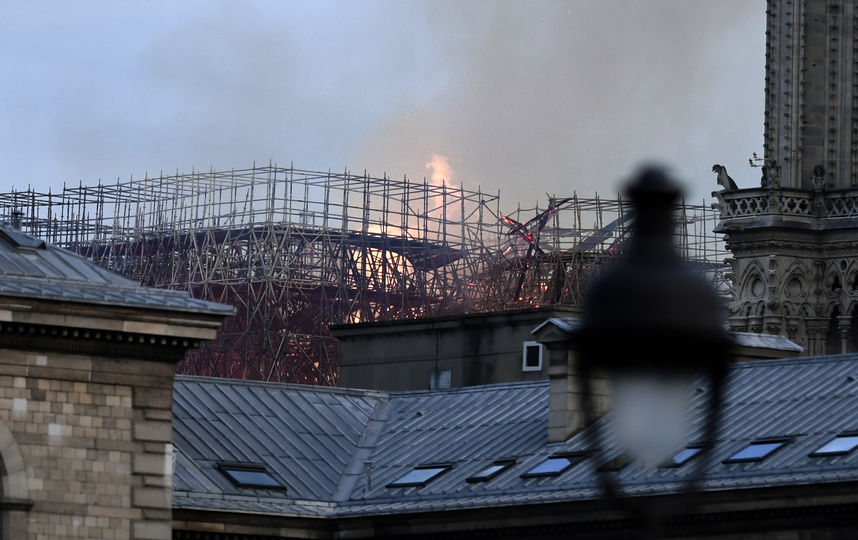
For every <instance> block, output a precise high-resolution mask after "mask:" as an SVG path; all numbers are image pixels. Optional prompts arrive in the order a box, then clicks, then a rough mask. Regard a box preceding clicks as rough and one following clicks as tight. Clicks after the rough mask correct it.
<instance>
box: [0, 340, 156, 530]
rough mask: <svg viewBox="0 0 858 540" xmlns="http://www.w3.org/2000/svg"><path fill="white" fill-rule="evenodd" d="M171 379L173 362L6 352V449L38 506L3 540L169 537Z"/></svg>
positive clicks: (1, 384) (8, 523) (9, 525)
mask: <svg viewBox="0 0 858 540" xmlns="http://www.w3.org/2000/svg"><path fill="white" fill-rule="evenodd" d="M172 380H173V364H172V362H157V361H143V360H131V359H123V358H106V357H98V356H87V355H74V354H64V353H59V352H57V353H53V352H47V353H40V352H29V351H20V350H10V349H0V422H2V423H3V424H4V425H5V427H6V429H7V430H8V433H9V434H10V435H11V438H12V439H13V440H12V441H3V444H4V446H5V445H8V444H11V445H16V446H17V451H16V453H18V454H20V456H21V457H22V460H23V470H24V472H25V475H24V478H22V477H21V476H20V475H19V476H18V477H17V479H16V481H17V482H21V481H22V479H23V480H25V482H26V486H25V488H26V491H27V493H28V496H29V502H30V503H31V504H32V506H31V508H29V511H24V510H21V511H19V512H17V514H18V515H17V516H14V515H13V516H9V517H8V518H7V519H6V520H5V522H4V527H5V528H6V529H7V530H6V531H5V536H4V537H3V538H4V540H5V539H16V540H17V539H23V538H29V539H32V540H36V539H39V540H41V539H48V538H51V539H53V538H88V539H104V540H107V539H111V540H122V539H128V540H132V539H134V540H143V539H168V538H170V535H171V532H170V527H171V511H170V508H171V506H170V496H171V490H172V486H171V466H172V446H171V436H172V431H171V418H172V415H171V407H172ZM0 431H2V430H0ZM7 438H8V437H7ZM3 457H4V458H5V457H6V453H5V452H4V453H3ZM7 465H8V464H7ZM13 465H14V464H13ZM6 468H7V469H8V468H9V467H8V466H7V467H6ZM8 472H9V471H8V470H7V473H8ZM4 487H5V486H4ZM13 487H14V486H13ZM18 487H19V488H20V487H21V486H18ZM18 491H19V492H20V491H21V490H20V489H19V490H18ZM6 495H7V494H6V493H4V496H6ZM22 520H23V521H22Z"/></svg>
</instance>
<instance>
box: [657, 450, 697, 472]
mask: <svg viewBox="0 0 858 540" xmlns="http://www.w3.org/2000/svg"><path fill="white" fill-rule="evenodd" d="M701 450H702V448H700V447H699V446H689V447H687V448H683V449H682V450H680V451H679V452H677V453H676V454H674V455H673V457H672V458H670V459H668V460H667V462H666V463H664V465H663V466H664V467H681V466H682V465H685V463H686V462H688V461H689V460H690V459H691V458H693V457H694V456H696V455H697V454H699V453H700V451H701Z"/></svg>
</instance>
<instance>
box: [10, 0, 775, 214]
mask: <svg viewBox="0 0 858 540" xmlns="http://www.w3.org/2000/svg"><path fill="white" fill-rule="evenodd" d="M764 31H765V2H763V1H762V0H719V1H717V2H713V1H710V0H646V1H643V0H642V1H633V0H567V1H563V2H553V1H521V2H505V1H495V0H492V1H488V0H485V1H477V0H472V1H449V2H447V1H417V0H396V1H390V2H386V1H372V2H370V1H343V2H338V1H318V0H313V1H306V2H287V1H271V2H264V1H256V2H252V1H243V2H235V1H233V2H216V1H211V0H205V1H187V0H183V1H180V2H167V1H164V2H114V1H110V2H107V1H105V2H89V1H81V0H78V1H75V2H65V1H63V2H45V1H39V2H23V1H22V2H11V1H4V2H0V67H2V80H3V82H2V84H0V114H2V123H0V163H2V165H3V172H2V177H0V190H2V191H7V190H8V189H10V188H11V187H13V186H14V187H16V188H24V187H26V186H27V185H28V184H29V185H33V186H34V187H36V188H38V189H40V190H47V189H48V188H49V187H51V188H52V189H57V188H58V187H61V186H62V185H63V182H69V183H75V184H77V182H78V181H83V182H84V183H90V184H94V183H96V182H97V181H98V180H99V179H102V180H105V181H109V182H115V180H116V178H117V177H121V178H123V179H126V178H128V177H129V175H132V174H133V175H134V176H135V177H138V176H142V175H143V174H144V173H147V172H148V173H149V174H150V175H151V174H158V172H159V171H161V170H163V171H165V172H175V171H176V170H177V169H178V170H180V171H190V170H191V168H192V167H193V168H197V169H199V168H203V169H206V170H207V169H208V168H209V167H210V166H214V167H215V168H217V169H230V168H246V167H249V166H250V165H251V164H252V162H253V161H254V160H255V161H256V162H257V163H266V164H267V163H268V162H269V160H273V161H274V162H277V163H278V164H281V165H284V164H289V163H290V162H293V163H294V164H295V166H296V167H299V168H304V169H314V170H315V169H319V170H328V169H331V170H334V171H342V170H343V169H345V168H348V169H349V170H351V171H360V172H362V171H363V170H364V169H366V170H367V171H368V172H369V173H370V174H374V175H381V174H383V173H385V172H386V173H388V174H389V175H391V176H394V177H402V175H403V174H405V175H408V176H409V177H412V178H422V177H424V176H429V175H431V173H432V171H433V169H431V168H427V163H430V162H432V163H434V164H435V166H436V167H435V169H434V170H435V171H436V172H437V171H438V170H439V167H441V168H443V165H444V164H445V163H446V164H447V165H448V166H449V168H448V169H447V171H448V172H447V173H446V174H448V175H449V176H451V178H450V181H451V182H452V183H454V184H457V185H458V184H459V183H460V182H461V183H463V184H464V185H465V187H467V188H476V187H477V186H478V185H479V186H481V187H482V189H483V190H486V191H490V192H495V191H497V190H501V194H502V201H503V205H505V206H514V205H515V204H516V203H517V202H518V201H521V202H522V203H523V205H525V206H528V205H532V204H533V202H535V201H536V200H537V199H540V200H543V201H544V199H545V194H546V193H549V194H556V195H558V196H562V195H564V194H568V193H571V192H572V190H573V189H574V190H576V191H577V192H578V194H579V195H582V196H589V195H592V194H593V192H595V191H598V192H599V193H600V194H601V195H603V196H613V195H614V194H615V193H616V190H617V186H618V185H619V183H620V181H622V180H623V179H624V178H626V177H627V176H628V174H629V172H630V171H631V170H632V169H633V167H634V166H635V164H637V163H640V162H641V161H642V160H652V159H658V160H661V161H663V162H666V163H667V164H669V165H671V166H672V167H673V168H674V170H675V171H676V173H677V174H678V176H679V177H680V178H682V179H684V180H685V181H686V182H687V183H686V186H687V191H688V195H689V197H690V198H691V199H694V200H699V199H701V198H702V197H703V196H707V197H708V195H709V192H711V191H712V190H713V189H714V188H715V187H717V186H716V184H715V175H714V174H713V173H712V172H711V168H712V164H713V163H716V162H717V163H723V164H725V165H726V166H727V168H728V170H729V171H730V175H731V176H732V177H733V178H734V179H735V180H736V182H737V183H738V184H739V186H740V187H750V186H752V185H757V184H758V183H759V176H760V175H759V170H758V169H750V168H749V167H748V157H750V155H751V153H752V152H757V153H759V154H761V153H762V152H761V150H762V120H763V76H764V73H763V68H764V44H765V35H764Z"/></svg>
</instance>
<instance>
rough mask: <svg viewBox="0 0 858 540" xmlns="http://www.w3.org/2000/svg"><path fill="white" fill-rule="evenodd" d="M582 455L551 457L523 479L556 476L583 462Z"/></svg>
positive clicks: (524, 475) (523, 476)
mask: <svg viewBox="0 0 858 540" xmlns="http://www.w3.org/2000/svg"><path fill="white" fill-rule="evenodd" d="M581 458H582V456H581V455H580V454H569V455H562V456H551V457H549V458H548V459H546V460H545V461H543V462H542V463H540V464H539V465H537V466H536V467H534V468H532V469H530V470H529V471H527V472H526V473H524V474H522V475H521V477H522V478H531V477H534V476H556V475H558V474H560V473H562V472H564V471H565V470H566V469H568V468H569V467H571V466H572V465H574V464H576V463H578V462H579V461H581Z"/></svg>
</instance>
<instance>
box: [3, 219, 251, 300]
mask: <svg viewBox="0 0 858 540" xmlns="http://www.w3.org/2000/svg"><path fill="white" fill-rule="evenodd" d="M0 296H15V297H24V298H40V299H47V300H60V301H67V302H82V303H87V304H105V305H112V306H125V307H136V308H152V309H167V310H171V311H189V312H195V313H208V314H213V315H232V314H233V313H234V311H235V310H234V308H233V307H231V306H227V305H223V304H217V303H214V302H207V301H204V300H197V299H195V298H192V297H191V296H190V295H189V294H188V293H186V292H183V291H171V290H166V289H154V288H149V287H141V286H140V284H139V283H137V282H136V281H134V280H131V279H128V278H126V277H123V276H121V275H119V274H117V273H115V272H111V271H110V270H106V269H104V268H101V267H100V266H98V265H97V264H95V263H94V262H92V261H90V260H89V259H86V258H84V257H81V256H79V255H76V254H74V253H72V252H70V251H67V250H64V249H61V248H59V247H57V246H53V245H50V244H47V243H45V242H44V241H43V240H39V239H36V238H33V237H31V236H27V235H25V234H23V233H22V232H21V231H18V230H15V229H13V228H10V227H4V226H0Z"/></svg>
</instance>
